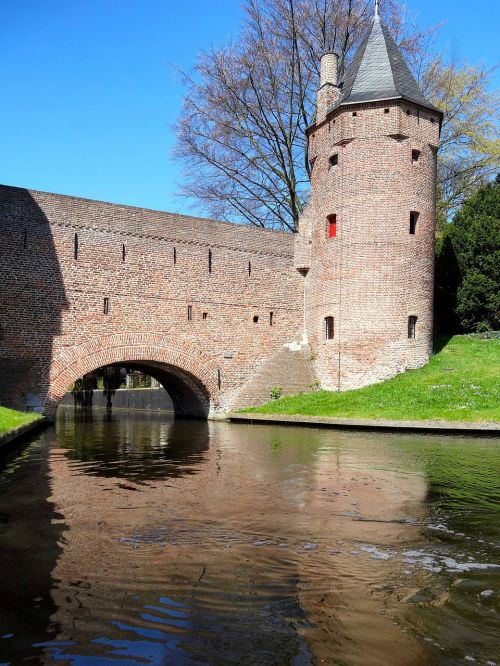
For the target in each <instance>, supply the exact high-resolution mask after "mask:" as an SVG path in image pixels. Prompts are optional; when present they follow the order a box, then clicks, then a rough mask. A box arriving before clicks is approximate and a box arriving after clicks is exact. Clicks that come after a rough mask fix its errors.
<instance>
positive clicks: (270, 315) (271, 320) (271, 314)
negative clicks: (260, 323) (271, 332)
mask: <svg viewBox="0 0 500 666" xmlns="http://www.w3.org/2000/svg"><path fill="white" fill-rule="evenodd" d="M273 319H274V312H273V311H272V310H271V312H270V313H269V326H272V325H273Z"/></svg>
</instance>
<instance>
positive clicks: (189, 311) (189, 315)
mask: <svg viewBox="0 0 500 666" xmlns="http://www.w3.org/2000/svg"><path fill="white" fill-rule="evenodd" d="M192 319H193V306H192V305H188V321H192Z"/></svg>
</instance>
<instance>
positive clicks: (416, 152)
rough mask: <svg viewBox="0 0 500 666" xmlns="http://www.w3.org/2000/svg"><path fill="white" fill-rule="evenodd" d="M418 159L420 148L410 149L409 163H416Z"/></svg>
mask: <svg viewBox="0 0 500 666" xmlns="http://www.w3.org/2000/svg"><path fill="white" fill-rule="evenodd" d="M419 159H420V150H416V149H415V150H412V151H411V163H412V164H418V160H419Z"/></svg>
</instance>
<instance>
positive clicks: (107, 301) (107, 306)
mask: <svg viewBox="0 0 500 666" xmlns="http://www.w3.org/2000/svg"><path fill="white" fill-rule="evenodd" d="M103 313H104V314H105V315H107V314H109V298H105V299H104V305H103Z"/></svg>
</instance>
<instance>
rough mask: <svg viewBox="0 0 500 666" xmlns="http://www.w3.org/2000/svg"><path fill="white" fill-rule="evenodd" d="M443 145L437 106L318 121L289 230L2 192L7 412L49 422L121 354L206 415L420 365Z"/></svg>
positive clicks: (1, 364) (0, 390) (0, 344)
mask: <svg viewBox="0 0 500 666" xmlns="http://www.w3.org/2000/svg"><path fill="white" fill-rule="evenodd" d="M335 90H337V89H336V88H335V87H334V86H323V88H321V89H320V93H319V100H320V102H321V104H319V107H320V108H321V109H323V110H324V107H325V104H326V101H325V100H326V98H328V99H329V100H330V102H331V101H332V99H334V96H335V94H337V93H335ZM323 97H324V98H325V99H323ZM321 100H322V101H321ZM438 141H439V118H438V116H437V114H436V113H433V112H432V111H429V110H426V109H422V108H420V107H418V106H416V105H414V104H410V103H407V102H403V101H394V100H393V101H392V102H385V103H384V102H380V103H370V104H363V105H361V104H358V105H356V106H353V107H340V108H337V109H336V110H334V111H333V112H331V113H330V114H326V115H325V113H322V114H320V115H319V116H318V123H317V124H316V125H315V126H313V127H312V128H311V129H310V154H311V160H312V163H313V168H312V194H311V199H310V201H309V204H308V206H307V208H306V210H305V212H304V214H303V216H302V218H301V221H300V227H299V234H296V235H295V236H293V235H291V234H286V233H280V232H274V231H268V230H263V229H257V228H255V227H250V226H240V225H234V224H227V223H222V222H215V221H212V220H205V219H198V218H193V217H187V216H182V215H172V214H169V213H162V212H156V211H151V210H144V209H139V208H131V207H127V206H120V205H115V204H107V203H102V202H97V201H90V200H86V199H78V198H75V197H67V196H61V195H55V194H47V193H43V192H34V191H28V190H24V189H20V188H14V187H5V186H2V187H0V278H1V284H2V298H1V301H0V404H5V405H12V406H15V407H20V408H26V407H28V408H34V409H43V410H44V412H45V413H46V414H48V415H49V416H52V415H53V414H54V412H55V408H56V406H57V404H58V402H59V401H60V400H61V398H62V397H63V395H64V394H65V392H66V391H67V390H68V389H69V387H70V386H71V384H72V383H73V382H74V381H75V380H76V379H78V378H79V377H81V376H82V375H83V374H85V373H87V372H90V371H92V370H95V369H96V368H98V367H101V366H104V365H107V364H112V363H115V364H122V365H127V366H130V367H134V368H137V369H139V370H142V371H145V372H147V373H149V374H150V375H152V376H153V377H156V378H157V379H158V380H159V381H160V382H161V383H162V384H163V385H164V386H165V387H166V388H167V390H168V392H169V394H170V396H171V398H172V400H173V403H174V406H175V410H176V413H177V414H180V415H186V416H206V415H208V414H215V413H218V412H223V411H225V410H228V409H231V408H235V407H240V406H244V405H247V404H259V403H261V402H263V401H266V400H267V399H268V398H269V393H270V389H271V388H272V387H273V386H279V387H281V388H282V390H283V393H284V394H287V393H288V394H290V393H298V392H300V391H307V390H311V388H313V387H315V386H317V385H318V384H319V385H321V386H322V387H323V388H327V389H331V390H346V389H351V388H356V387H360V386H364V385H366V384H371V383H373V382H377V381H381V380H383V379H386V378H388V377H392V376H393V375H395V374H396V373H398V372H402V371H404V370H406V369H408V368H414V367H418V366H420V365H423V364H424V363H426V362H427V360H428V358H429V356H430V353H431V347H432V294H433V260H434V223H435V198H434V193H435V185H436V152H437V146H438ZM415 151H416V152H415ZM333 156H336V157H335V160H333V161H332V157H333ZM411 212H414V213H417V214H418V218H417V221H416V226H415V230H414V231H415V233H410V213H411ZM331 215H335V216H336V235H335V237H334V238H330V237H329V223H328V217H329V216H331ZM297 269H298V270H297ZM410 316H414V317H416V318H417V320H416V322H417V323H416V334H415V338H414V339H409V337H408V318H409V317H410ZM326 317H333V318H334V335H333V339H331V340H327V339H325V318H326Z"/></svg>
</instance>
